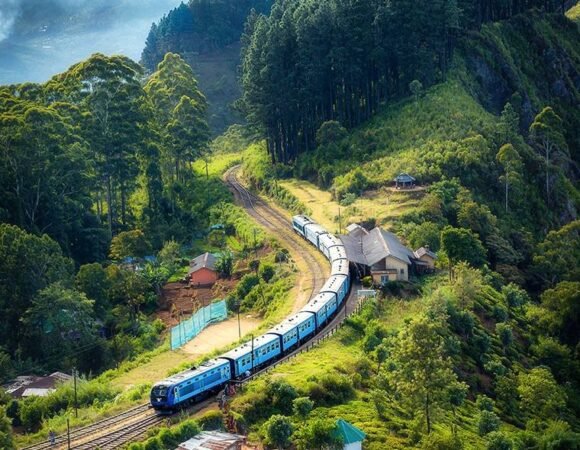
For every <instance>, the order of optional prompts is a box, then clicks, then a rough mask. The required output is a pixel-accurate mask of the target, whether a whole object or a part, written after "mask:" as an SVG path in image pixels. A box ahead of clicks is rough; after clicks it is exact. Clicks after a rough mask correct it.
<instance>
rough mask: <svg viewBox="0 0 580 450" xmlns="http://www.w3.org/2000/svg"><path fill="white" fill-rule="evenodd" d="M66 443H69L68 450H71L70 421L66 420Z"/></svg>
mask: <svg viewBox="0 0 580 450" xmlns="http://www.w3.org/2000/svg"><path fill="white" fill-rule="evenodd" d="M66 441H67V448H68V450H70V420H69V418H68V417H67V418H66Z"/></svg>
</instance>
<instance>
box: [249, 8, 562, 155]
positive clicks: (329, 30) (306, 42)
mask: <svg viewBox="0 0 580 450" xmlns="http://www.w3.org/2000/svg"><path fill="white" fill-rule="evenodd" d="M559 6H561V4H560V3H559V2H543V1H539V2H534V1H529V2H519V1H508V2H493V1H492V2H474V1H467V0H466V1H458V2H457V1H455V0H453V1H451V0H447V1H445V0H442V1H436V2H407V1H397V2H386V3H385V2H383V1H368V2H342V1H335V2H333V1H324V2H314V1H307V0H303V1H296V2H276V3H275V4H274V6H273V8H272V12H271V14H270V16H269V17H265V16H261V17H259V18H257V19H253V20H251V21H250V22H249V30H248V35H247V37H246V38H245V41H246V42H247V45H246V47H245V49H244V51H243V62H242V71H243V75H242V86H243V102H242V104H243V107H244V108H245V111H246V115H247V118H248V120H249V121H250V123H251V124H252V125H254V126H256V127H258V128H259V129H260V130H262V131H263V133H264V134H265V135H266V136H267V137H268V146H269V151H270V153H271V155H272V159H273V160H274V161H280V162H284V163H285V162H289V161H293V160H294V159H295V158H296V156H297V155H298V154H300V153H301V152H304V151H308V150H312V149H314V148H315V147H316V139H315V138H316V131H317V130H318V128H319V127H320V125H321V124H322V123H323V122H325V121H329V120H337V121H338V122H340V123H341V124H342V125H343V126H345V127H347V128H351V127H353V126H356V125H359V124H361V123H362V122H364V121H365V120H367V119H369V118H370V117H372V116H373V115H374V114H375V113H376V112H377V111H378V110H379V107H380V105H381V104H382V102H384V101H392V100H393V99H396V98H400V97H401V96H405V95H408V94H410V93H411V91H413V92H417V91H419V90H420V86H430V85H432V84H434V83H436V82H440V81H444V80H445V79H446V77H447V75H448V72H449V66H450V62H451V57H452V55H453V50H454V49H455V48H456V47H457V46H458V45H459V44H461V42H462V40H463V39H464V38H465V37H468V36H469V35H470V33H471V32H472V31H475V32H477V31H478V30H479V27H480V26H481V24H484V23H487V22H490V21H495V20H499V19H505V18H509V17H512V16H514V15H516V14H518V13H521V12H523V11H526V10H529V9H530V8H532V7H541V8H543V11H554V10H556V9H557V7H559ZM533 42H534V41H532V43H533ZM522 51H525V50H524V49H522ZM414 80H417V81H418V82H419V83H413V84H412V85H411V82H412V81H414Z"/></svg>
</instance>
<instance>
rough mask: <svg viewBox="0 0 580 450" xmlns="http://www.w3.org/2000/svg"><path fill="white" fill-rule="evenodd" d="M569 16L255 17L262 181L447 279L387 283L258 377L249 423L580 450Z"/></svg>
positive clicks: (252, 49)
mask: <svg viewBox="0 0 580 450" xmlns="http://www.w3.org/2000/svg"><path fill="white" fill-rule="evenodd" d="M561 6H562V5H561V4H559V3H558V4H556V3H553V4H550V3H545V2H537V3H535V2H501V3H500V2H485V3H483V2H482V3H479V2H458V3H455V2H425V3H422V2H412V4H411V2H408V3H407V2H388V3H384V2H376V3H375V2H342V1H333V0H329V1H322V2H309V1H306V0H305V1H297V2H282V1H280V2H276V3H275V4H274V6H273V8H272V12H271V14H270V16H269V17H265V16H263V17H258V18H257V19H255V20H252V22H251V27H249V28H248V35H247V36H246V37H245V42H246V43H247V44H246V47H245V48H244V50H243V53H242V54H243V62H242V86H243V98H242V105H243V107H244V108H245V112H246V115H247V116H246V117H247V118H248V121H249V123H250V124H251V125H252V126H253V127H255V129H257V130H258V131H259V132H261V133H262V136H264V138H265V143H264V145H263V146H262V147H259V148H257V149H255V151H254V153H253V156H252V158H250V159H249V160H247V161H246V163H245V164H246V172H247V176H248V179H249V180H250V181H251V182H252V184H253V185H254V186H256V188H258V189H262V190H263V191H264V192H265V193H266V194H267V195H270V196H272V197H273V198H275V199H277V200H278V201H281V202H283V203H284V204H286V205H291V206H293V207H295V208H298V209H300V208H304V204H303V205H301V204H299V203H298V202H297V199H296V198H292V194H291V193H290V192H289V191H287V190H284V189H280V188H279V187H278V180H279V179H281V178H282V179H283V178H292V180H291V181H292V183H290V182H288V183H285V185H292V186H295V187H296V191H297V192H300V186H301V184H300V183H301V179H306V180H309V181H311V182H313V183H315V184H316V185H317V186H318V187H319V188H320V189H324V190H328V191H330V192H331V194H332V196H333V198H334V200H335V201H336V202H338V206H342V207H343V209H342V211H340V210H337V211H336V212H335V213H334V214H337V213H338V215H337V216H335V217H334V221H335V223H336V224H337V229H338V228H339V225H338V223H339V221H340V216H341V213H342V214H343V215H344V216H348V215H356V216H358V217H362V219H363V221H364V223H366V224H370V225H371V226H373V225H374V224H378V225H383V224H386V225H388V226H389V228H390V229H391V230H392V231H395V232H396V233H397V234H398V235H399V236H400V237H401V238H402V239H403V240H404V241H406V242H407V243H409V245H410V246H412V247H413V248H417V247H419V246H421V245H425V244H428V245H429V246H430V248H431V249H432V250H434V251H437V254H438V256H439V262H438V266H439V268H440V269H441V270H442V271H443V273H441V274H439V275H436V276H434V277H433V278H432V279H427V280H421V279H417V280H414V282H413V283H411V284H410V285H405V284H400V283H388V284H387V285H385V286H383V287H382V288H381V292H382V297H381V299H380V300H379V301H378V302H377V303H371V304H369V305H368V306H367V309H366V310H365V311H363V313H362V314H361V315H360V316H358V317H355V318H354V319H353V320H352V321H349V323H348V325H347V326H346V327H345V329H344V330H342V331H341V333H339V335H338V336H337V337H336V338H333V339H331V340H330V341H329V342H328V343H325V344H324V345H322V346H321V347H320V348H319V349H317V350H316V351H315V352H314V354H312V355H310V354H308V355H305V356H302V357H300V358H298V359H297V360H296V361H293V362H292V363H291V364H288V365H284V366H281V367H279V368H277V369H276V370H275V371H274V373H273V374H272V378H271V379H268V380H266V381H257V382H255V383H252V384H251V385H250V387H249V388H248V389H247V390H246V391H245V392H244V393H243V394H242V395H241V396H239V397H238V398H237V399H236V400H235V401H234V404H233V409H234V413H233V414H234V417H240V418H241V419H240V423H241V425H240V426H241V427H242V429H244V430H245V431H249V432H250V433H253V434H252V435H253V436H256V437H257V438H259V439H261V440H262V441H263V442H266V443H269V444H270V445H275V444H276V443H282V446H284V445H288V443H290V442H291V443H292V444H293V445H295V446H296V447H297V448H304V449H307V448H324V445H328V446H331V447H332V445H334V444H333V443H335V441H334V440H333V439H334V438H333V435H332V428H333V423H334V422H333V421H334V419H337V418H346V419H347V420H350V421H351V422H352V423H354V424H355V425H357V426H359V427H360V428H361V429H363V430H365V432H367V433H368V434H369V436H368V438H367V441H365V442H366V448H369V449H382V448H429V449H461V448H474V449H476V448H477V449H479V448H488V449H513V448H517V449H532V448H534V449H535V448H538V449H548V448H559V449H568V448H572V449H573V448H579V446H580V435H579V434H578V431H579V430H580V428H579V423H578V416H579V413H580V410H579V408H578V399H579V398H580V396H579V392H580V391H579V388H580V386H579V385H578V377H577V376H576V373H577V371H578V367H579V366H578V364H579V361H578V345H579V341H578V333H577V332H576V331H572V330H574V329H575V328H577V326H578V319H579V316H578V308H577V304H578V295H579V292H580V285H579V282H580V278H579V277H580V274H579V273H578V267H579V266H580V247H579V244H578V243H579V242H580V236H579V228H578V227H579V221H578V215H577V214H578V209H579V208H580V195H579V191H578V176H579V173H578V162H579V161H578V159H579V155H578V148H579V145H580V140H579V138H580V135H579V134H578V130H579V129H580V109H579V108H578V106H579V105H580V53H579V47H578V42H579V41H580V34H579V33H578V27H577V25H576V24H575V23H574V22H572V21H571V20H569V19H568V18H566V16H565V15H564V14H563V11H562V9H561ZM568 16H569V17H570V18H573V17H575V13H574V10H573V9H572V10H570V12H569V13H568ZM434 18H436V19H435V20H433V19H434ZM401 172H407V173H410V174H412V175H413V176H415V177H416V178H417V180H418V183H419V184H420V185H421V186H420V187H419V189H417V190H414V191H413V192H409V193H408V194H407V197H408V199H411V198H412V199H413V201H412V202H411V201H409V202H408V203H405V207H404V209H403V210H402V211H401V212H398V213H397V215H396V216H389V215H374V211H376V210H380V208H376V209H375V208H373V205H372V200H369V199H376V200H378V199H380V200H381V204H383V203H384V200H385V197H386V202H387V203H389V200H390V199H393V201H400V199H401V198H405V196H406V194H405V192H404V191H402V190H401V191H397V192H396V195H395V193H394V189H393V188H392V187H391V186H392V184H393V179H394V177H395V176H396V175H398V174H399V173H401ZM312 191H313V190H312V189H310V188H309V190H308V194H305V195H304V198H306V199H308V198H309V195H311V193H312ZM357 198H360V199H361V200H363V201H364V203H363V202H361V203H360V204H364V205H368V206H369V207H368V209H367V210H360V207H359V209H357V211H356V213H355V212H353V211H352V209H353V208H354V207H353V206H351V205H352V204H353V202H354V201H355V200H357ZM305 205H306V206H308V203H306V204H305ZM316 205H318V203H316ZM409 205H412V206H409ZM398 206H400V207H401V208H402V207H403V205H402V204H400V205H392V206H390V208H388V209H387V210H388V211H396V210H397V207H398ZM318 213H319V212H318V211H316V210H314V209H313V210H312V214H314V217H316V216H317V214H318ZM344 225H345V224H344V223H342V226H343V227H344ZM343 229H344V228H343ZM575 305H576V306H575ZM417 380H422V381H421V382H420V383H419V382H417ZM291 403H292V405H293V408H290V407H289V406H288V405H289V404H291ZM236 414H238V415H239V416H236ZM280 430H285V431H286V432H288V433H290V436H291V437H290V438H288V439H287V440H284V439H283V436H282V432H281V431H280Z"/></svg>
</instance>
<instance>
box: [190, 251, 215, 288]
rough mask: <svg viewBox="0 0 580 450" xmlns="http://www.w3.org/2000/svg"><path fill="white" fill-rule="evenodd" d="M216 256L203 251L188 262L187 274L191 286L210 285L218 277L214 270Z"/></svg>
mask: <svg viewBox="0 0 580 450" xmlns="http://www.w3.org/2000/svg"><path fill="white" fill-rule="evenodd" d="M216 262H217V258H216V256H215V255H213V254H212V253H204V254H203V255H199V256H198V257H196V258H193V259H192V260H191V262H190V263H189V270H188V272H187V276H188V278H189V282H190V284H191V285H192V286H196V287H197V286H212V285H213V284H214V283H215V282H216V281H217V280H218V278H219V273H218V271H217V270H216V266H215V265H216Z"/></svg>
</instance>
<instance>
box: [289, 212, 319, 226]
mask: <svg viewBox="0 0 580 450" xmlns="http://www.w3.org/2000/svg"><path fill="white" fill-rule="evenodd" d="M292 220H293V221H295V222H298V223H300V224H302V225H305V224H307V223H314V220H312V219H311V218H310V217H308V216H306V215H304V214H298V215H296V216H294V217H292Z"/></svg>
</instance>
